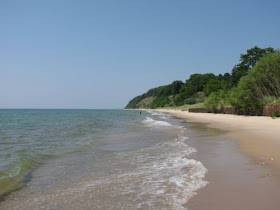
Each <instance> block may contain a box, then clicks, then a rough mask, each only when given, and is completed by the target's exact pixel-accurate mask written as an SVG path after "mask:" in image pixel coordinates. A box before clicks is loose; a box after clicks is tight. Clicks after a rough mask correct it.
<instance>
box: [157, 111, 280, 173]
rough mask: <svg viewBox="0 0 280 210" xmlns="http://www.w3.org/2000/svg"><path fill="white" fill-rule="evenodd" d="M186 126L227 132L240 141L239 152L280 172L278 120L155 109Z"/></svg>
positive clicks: (279, 130)
mask: <svg viewBox="0 0 280 210" xmlns="http://www.w3.org/2000/svg"><path fill="white" fill-rule="evenodd" d="M157 111H160V112H168V113H170V114H172V115H173V116H176V117H179V118H185V119H187V121H188V122H199V123H206V124H207V126H208V127H212V128H218V129H221V130H226V131H229V132H228V134H227V135H228V136H229V137H231V138H234V139H237V140H239V144H240V148H241V150H242V151H243V152H245V153H246V154H248V155H251V156H254V157H255V158H258V159H260V160H261V161H263V163H264V164H269V165H271V166H273V167H276V168H278V169H280V152H279V151H280V119H279V118H278V119H272V118H271V117H262V116H239V115H229V114H213V113H191V112H188V111H181V110H174V109H173V110H171V109H157Z"/></svg>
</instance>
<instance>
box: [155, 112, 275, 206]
mask: <svg viewBox="0 0 280 210" xmlns="http://www.w3.org/2000/svg"><path fill="white" fill-rule="evenodd" d="M156 111H159V112H168V113H170V114H171V115H173V116H175V117H178V118H182V119H186V121H187V122H190V123H192V124H193V128H194V129H196V130H197V129H201V133H203V132H205V129H210V130H208V131H210V133H214V135H216V133H217V137H216V138H217V141H215V142H213V140H209V139H213V138H208V137H207V136H206V137H204V136H203V135H202V137H201V141H200V142H194V141H191V139H192V138H190V139H189V142H188V144H190V146H193V147H195V148H196V149H197V150H198V152H197V153H196V154H194V155H192V158H194V159H197V160H199V161H201V162H202V163H203V164H204V166H205V167H206V168H207V169H208V174H207V176H206V180H207V181H208V182H209V184H208V185H207V186H206V187H204V188H202V189H200V190H199V191H198V192H197V193H198V195H196V196H194V197H193V198H192V199H191V200H190V201H189V202H188V204H187V207H188V209H195V210H203V209H208V210H209V209H254V210H255V209H275V210H276V209H279V206H280V201H279V194H280V152H279V151H280V136H279V128H280V119H272V118H270V117H252V116H237V115H225V114H211V113H209V114H208V113H207V114H205V113H189V112H188V111H181V110H170V109H157V110H156ZM219 131H220V132H221V134H220V135H219V134H218V133H219ZM190 135H191V134H190Z"/></svg>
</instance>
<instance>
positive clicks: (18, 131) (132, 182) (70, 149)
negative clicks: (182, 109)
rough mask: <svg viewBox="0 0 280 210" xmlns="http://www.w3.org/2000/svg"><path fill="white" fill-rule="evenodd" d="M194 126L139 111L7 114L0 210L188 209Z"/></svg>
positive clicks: (1, 135) (0, 152)
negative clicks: (190, 131)
mask: <svg viewBox="0 0 280 210" xmlns="http://www.w3.org/2000/svg"><path fill="white" fill-rule="evenodd" d="M188 129H189V128H188V126H187V124H186V123H182V120H179V119H175V118H172V117H171V116H169V115H168V114H163V113H159V112H152V111H148V112H147V111H142V115H140V114H139V111H136V110H0V196H1V202H0V209H9V208H10V209H44V208H46V209H137V208H142V209H162V208H165V209H184V207H183V205H184V204H185V203H187V201H188V200H189V198H191V197H192V196H194V195H195V191H196V190H198V189H199V188H201V187H203V186H205V185H206V184H207V182H206V181H205V179H204V177H205V174H206V172H207V169H206V168H205V167H204V166H203V164H202V163H201V162H199V161H197V160H194V159H190V158H189V157H188V156H189V155H190V154H191V153H194V152H196V149H195V148H192V147H189V146H188V145H187V142H188Z"/></svg>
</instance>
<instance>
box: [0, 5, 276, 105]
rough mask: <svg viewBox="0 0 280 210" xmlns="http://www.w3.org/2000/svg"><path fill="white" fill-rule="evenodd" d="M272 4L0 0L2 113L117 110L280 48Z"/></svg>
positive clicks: (0, 94)
mask: <svg viewBox="0 0 280 210" xmlns="http://www.w3.org/2000/svg"><path fill="white" fill-rule="evenodd" d="M279 8H280V1H279V0H274V1H270V0H266V1H264V0H263V1H259V0H251V1H246V0H234V1H226V0H221V1H215V0H212V1H209V0H205V1H199V0H168V1H167V0H111V1H109V0H88V1H86V0H76V1H71V0H45V1H43V0H42V1H38V0H34V1H30V0H24V1H21V0H17V1H15V0H0V30H1V33H0V108H123V107H124V106H125V105H126V104H127V103H128V101H129V100H130V99H132V98H133V97H135V96H136V95H140V94H142V93H144V92H146V91H147V90H148V89H150V88H153V87H157V86H160V85H166V84H169V83H171V82H173V81H174V80H182V81H184V82H185V80H186V79H188V78H189V76H190V75H191V74H193V73H208V72H213V73H215V74H224V73H225V72H231V69H232V67H233V66H234V65H235V64H237V63H238V62H239V56H240V54H245V53H246V50H247V49H249V48H252V47H254V46H259V47H261V48H265V47H273V48H280V27H279V20H280V12H279Z"/></svg>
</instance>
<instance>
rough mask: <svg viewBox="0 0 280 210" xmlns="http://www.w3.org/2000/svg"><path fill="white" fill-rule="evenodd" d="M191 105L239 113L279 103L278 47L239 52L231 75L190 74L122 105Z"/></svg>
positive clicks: (157, 106)
mask: <svg viewBox="0 0 280 210" xmlns="http://www.w3.org/2000/svg"><path fill="white" fill-rule="evenodd" d="M193 104H194V105H195V104H199V106H203V107H205V108H209V109H219V108H223V107H224V106H232V107H234V108H235V110H237V111H238V112H240V113H243V114H248V113H250V112H251V111H257V110H260V109H261V108H262V107H263V106H264V105H265V104H280V52H279V50H278V51H275V50H274V49H273V48H271V47H269V48H265V49H261V48H258V47H254V48H252V49H249V50H247V54H244V55H243V54H241V56H240V63H239V64H237V65H235V66H234V68H233V69H232V71H231V74H230V73H225V74H224V75H221V74H220V75H214V74H212V73H207V74H193V75H191V76H190V78H189V79H187V80H186V81H185V83H183V82H182V81H174V82H173V83H171V84H169V85H165V86H160V87H157V88H152V89H150V90H148V91H147V92H146V93H144V94H142V95H140V96H137V97H135V98H133V99H132V100H131V101H130V102H129V103H128V105H127V106H126V108H151V109H154V108H159V107H172V108H174V107H177V108H179V107H182V108H183V107H190V105H193ZM202 104H203V105H202ZM275 114H276V115H277V114H278V113H275Z"/></svg>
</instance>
